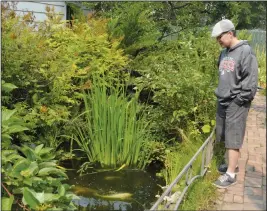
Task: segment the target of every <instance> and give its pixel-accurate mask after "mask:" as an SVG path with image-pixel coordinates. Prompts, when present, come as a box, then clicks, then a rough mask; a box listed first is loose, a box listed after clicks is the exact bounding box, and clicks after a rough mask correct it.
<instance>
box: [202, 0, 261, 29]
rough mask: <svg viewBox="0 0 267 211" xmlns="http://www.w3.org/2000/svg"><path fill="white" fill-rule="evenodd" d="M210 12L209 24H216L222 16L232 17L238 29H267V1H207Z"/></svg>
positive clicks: (207, 8)
mask: <svg viewBox="0 0 267 211" xmlns="http://www.w3.org/2000/svg"><path fill="white" fill-rule="evenodd" d="M206 11H207V13H208V21H207V24H214V23H215V22H217V21H219V20H221V19H222V18H227V19H231V20H232V21H233V22H234V24H235V25H236V29H237V30H240V29H256V28H261V29H263V30H265V29H266V18H265V17H266V3H265V2H263V1H258V2H252V1H251V2H242V1H239V2H236V1H224V2H223V1H221V2H214V1H213V2H207V3H206Z"/></svg>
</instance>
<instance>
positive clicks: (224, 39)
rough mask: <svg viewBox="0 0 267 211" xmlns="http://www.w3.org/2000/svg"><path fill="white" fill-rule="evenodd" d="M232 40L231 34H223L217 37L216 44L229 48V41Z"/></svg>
mask: <svg viewBox="0 0 267 211" xmlns="http://www.w3.org/2000/svg"><path fill="white" fill-rule="evenodd" d="M232 38H233V33H232V32H223V33H222V34H221V35H220V36H218V37H217V38H216V39H217V42H218V43H219V44H220V45H221V46H222V47H224V48H229V47H230V44H231V41H232Z"/></svg>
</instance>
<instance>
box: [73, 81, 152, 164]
mask: <svg viewBox="0 0 267 211" xmlns="http://www.w3.org/2000/svg"><path fill="white" fill-rule="evenodd" d="M84 103H85V112H84V113H83V115H82V116H84V118H85V122H84V125H81V124H79V125H77V127H76V132H75V134H74V136H75V140H76V142H77V143H78V145H79V147H80V148H81V150H82V151H84V152H85V153H86V155H87V157H88V159H89V161H90V162H99V163H100V164H101V166H102V167H110V168H117V167H119V166H122V165H126V166H132V167H138V168H141V169H143V168H144V166H145V164H146V161H145V155H144V154H143V153H142V151H141V149H142V147H143V143H144V142H146V141H147V134H148V126H149V123H148V122H146V120H145V118H144V115H143V114H142V111H141V109H140V106H139V105H138V94H136V95H135V96H133V97H131V98H130V97H127V96H126V93H125V90H124V88H123V87H122V86H108V85H107V83H106V82H105V81H104V80H103V79H101V78H94V80H93V87H92V89H91V90H90V92H89V93H87V94H84ZM146 157H147V156H146Z"/></svg>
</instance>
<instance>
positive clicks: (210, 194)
mask: <svg viewBox="0 0 267 211" xmlns="http://www.w3.org/2000/svg"><path fill="white" fill-rule="evenodd" d="M224 149H225V148H224V143H223V142H215V145H214V149H213V155H214V156H213V159H212V161H211V164H210V166H209V169H208V171H207V173H206V175H205V177H204V178H200V179H198V180H196V181H195V182H194V183H193V184H192V185H191V186H190V187H189V189H188V191H187V194H186V195H185V197H184V200H183V202H182V204H181V205H180V207H179V209H180V210H214V209H215V208H216V207H214V202H215V201H216V200H217V198H218V197H219V193H218V191H217V188H216V187H215V186H214V185H213V184H212V183H213V182H214V181H215V180H216V179H217V178H218V176H219V173H218V171H217V167H218V166H219V165H220V164H222V163H224V162H225V161H224V153H225V150H224Z"/></svg>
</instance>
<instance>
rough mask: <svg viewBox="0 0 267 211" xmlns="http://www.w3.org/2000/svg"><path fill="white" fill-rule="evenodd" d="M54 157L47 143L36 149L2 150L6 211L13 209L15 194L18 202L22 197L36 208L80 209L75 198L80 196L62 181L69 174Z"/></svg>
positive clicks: (31, 207) (30, 205) (26, 204)
mask: <svg viewBox="0 0 267 211" xmlns="http://www.w3.org/2000/svg"><path fill="white" fill-rule="evenodd" d="M54 157H55V153H54V149H52V148H45V147H43V144H41V145H38V146H36V147H35V148H31V147H29V146H26V145H25V146H22V147H17V146H14V148H13V149H11V150H3V151H2V160H1V162H2V169H1V173H2V186H3V187H5V192H2V196H3V198H2V202H3V200H4V202H5V205H3V206H4V207H2V208H3V209H4V210H12V209H11V207H12V206H11V205H12V202H13V200H14V197H15V198H16V203H18V201H17V200H18V199H22V203H23V205H24V206H27V207H29V208H30V209H33V210H62V209H66V210H75V209H76V207H75V206H74V204H73V203H72V199H74V198H77V196H75V195H74V194H72V193H71V192H70V191H69V189H70V186H69V185H67V184H64V183H62V181H63V180H66V179H67V178H68V177H67V175H66V174H65V170H64V168H62V167H60V166H58V164H57V161H56V160H54ZM2 191H4V190H3V189H2ZM3 193H4V194H3ZM7 195H9V196H10V198H8V197H6V196H7ZM7 202H9V203H7ZM19 205H20V206H21V204H19Z"/></svg>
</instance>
